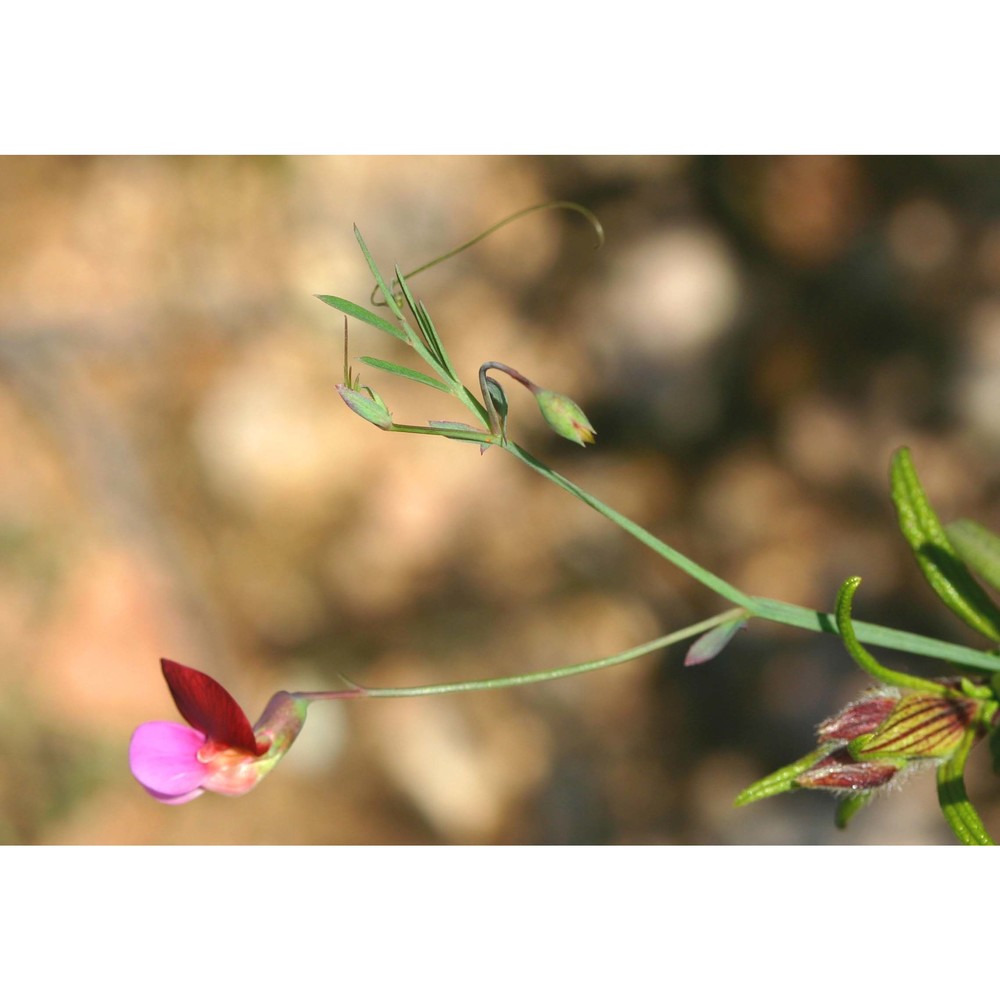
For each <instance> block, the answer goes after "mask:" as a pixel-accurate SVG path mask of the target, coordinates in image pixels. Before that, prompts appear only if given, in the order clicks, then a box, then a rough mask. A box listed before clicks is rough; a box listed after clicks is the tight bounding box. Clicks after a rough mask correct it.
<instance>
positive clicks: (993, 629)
mask: <svg viewBox="0 0 1000 1000" xmlns="http://www.w3.org/2000/svg"><path fill="white" fill-rule="evenodd" d="M891 475H892V499H893V502H894V503H895V505H896V512H897V514H898V516H899V527H900V530H901V531H902V532H903V537H904V538H905V539H906V540H907V542H909V543H910V548H912V549H913V552H914V555H915V556H916V557H917V562H918V563H919V565H920V568H921V570H922V571H923V574H924V576H925V577H926V578H927V582H928V583H930V585H931V586H932V587H933V588H934V590H935V592H936V593H937V595H938V597H940V598H941V600H942V601H944V603H945V604H946V605H947V606H948V607H949V608H951V610H952V611H953V612H954V613H955V614H956V615H958V617H959V618H961V619H962V621H964V622H965V623H966V624H967V625H969V626H971V627H972V628H974V629H975V630H976V631H977V632H980V633H981V634H982V635H985V636H986V637H987V638H989V639H992V640H993V641H994V642H1000V608H997V606H996V605H995V604H994V603H993V601H991V600H990V598H989V595H988V594H987V593H986V591H985V590H983V588H982V587H981V586H980V585H979V584H978V583H977V582H976V580H975V579H974V578H973V576H972V574H971V573H970V572H969V570H968V568H967V567H966V565H965V563H964V562H963V561H962V559H961V557H960V556H959V554H958V552H956V550H955V548H954V546H953V545H952V543H951V541H950V540H949V539H948V536H947V535H946V534H945V531H944V528H943V527H942V526H941V522H940V520H939V519H938V516H937V514H936V513H935V512H934V508H933V507H932V506H931V504H930V501H929V500H928V499H927V495H926V493H924V490H923V487H922V486H921V485H920V480H919V479H918V478H917V473H916V470H915V469H914V467H913V462H912V460H911V458H910V452H909V449H908V448H900V449H899V450H898V451H897V452H896V454H895V455H894V456H893V459H892V472H891Z"/></svg>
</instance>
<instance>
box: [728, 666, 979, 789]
mask: <svg viewBox="0 0 1000 1000" xmlns="http://www.w3.org/2000/svg"><path fill="white" fill-rule="evenodd" d="M951 690H954V694H951V693H950V692H951ZM941 692H942V693H937V692H934V691H912V692H908V693H903V692H901V691H899V690H897V689H894V688H880V689H877V690H874V691H871V692H869V693H867V694H866V695H864V696H863V697H862V698H859V699H858V700H857V701H854V702H851V703H850V704H849V705H847V706H846V707H845V708H843V709H842V710H841V711H840V712H838V713H837V714H836V715H834V716H832V717H831V718H829V719H826V720H825V721H824V722H822V723H820V725H819V727H818V728H817V736H818V738H819V747H818V749H817V750H814V751H813V752H812V753H810V754H807V755H806V756H805V757H803V758H801V759H800V760H798V761H796V762H795V763H794V764H790V765H788V766H787V767H784V768H781V769H780V770H778V771H775V772H774V773H773V774H771V775H769V776H768V777H766V778H763V779H762V780H760V781H758V782H755V783H754V784H753V785H751V786H750V787H749V788H747V789H745V790H744V791H743V792H741V793H740V795H739V796H738V797H737V799H736V804H737V805H745V804H747V803H749V802H755V801H756V800H758V799H762V798H767V797H768V796H771V795H778V794H780V793H781V792H787V791H791V790H793V789H796V788H823V789H827V790H829V791H833V792H846V793H848V794H849V795H855V796H862V795H866V794H867V793H869V792H871V791H873V790H874V789H877V788H882V787H885V786H886V785H888V784H889V783H890V782H891V781H892V780H893V779H894V778H896V777H897V775H900V774H902V773H904V772H905V771H907V770H909V769H911V768H913V767H916V766H919V765H920V764H922V763H926V762H928V761H930V762H934V763H941V762H943V761H946V760H948V759H949V758H950V757H951V756H952V755H953V754H955V752H956V751H957V750H958V749H959V747H960V745H961V744H962V743H963V741H964V740H965V737H966V734H967V733H968V732H969V730H975V731H976V733H977V735H981V732H982V729H983V722H984V720H983V719H982V718H981V716H982V712H983V705H984V703H983V701H982V700H981V699H977V698H970V697H964V696H963V695H962V694H961V693H960V689H959V686H958V684H957V683H954V684H952V682H949V681H942V682H941Z"/></svg>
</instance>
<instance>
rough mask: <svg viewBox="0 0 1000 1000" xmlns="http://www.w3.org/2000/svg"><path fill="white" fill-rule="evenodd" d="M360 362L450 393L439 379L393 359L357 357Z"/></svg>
mask: <svg viewBox="0 0 1000 1000" xmlns="http://www.w3.org/2000/svg"><path fill="white" fill-rule="evenodd" d="M358 361H360V362H361V363H362V364H366V365H370V366H371V367H372V368H380V369H381V370H382V371H384V372H389V373H391V374H392V375H399V376H401V377H402V378H408V379H410V380H411V381H413V382H419V383H420V384H421V385H429V386H430V387H431V388H432V389H438V390H440V391H441V392H447V393H450V392H451V389H449V388H448V386H446V385H445V384H444V382H442V381H441V380H440V379H436V378H433V377H431V376H430V375H424V373H423V372H418V371H414V370H413V369H412V368H406V367H405V366H403V365H397V364H396V363H395V362H393V361H383V360H382V359H381V358H369V357H362V358H358Z"/></svg>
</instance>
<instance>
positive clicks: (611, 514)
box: [503, 441, 756, 614]
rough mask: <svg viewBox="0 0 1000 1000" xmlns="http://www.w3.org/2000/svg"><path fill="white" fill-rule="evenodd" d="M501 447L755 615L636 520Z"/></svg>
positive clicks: (511, 446)
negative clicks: (631, 519)
mask: <svg viewBox="0 0 1000 1000" xmlns="http://www.w3.org/2000/svg"><path fill="white" fill-rule="evenodd" d="M503 447H504V448H505V449H506V450H507V451H509V452H510V453H511V454H512V455H514V456H515V457H516V458H519V459H520V460H521V461H522V462H524V463H525V464H526V465H528V466H529V467H530V468H532V469H534V470H535V472H537V473H538V474H539V475H541V476H544V477H545V478H546V479H548V480H551V481H552V482H553V483H555V484H556V485H557V486H560V487H562V489H564V490H566V492H567V493H570V494H572V495H573V496H575V497H576V498H577V499H578V500H582V501H583V502H584V503H585V504H586V505H587V506H588V507H592V508H593V509H594V510H596V511H597V512H598V513H599V514H603V515H604V517H606V518H608V520H610V521H612V522H613V523H614V524H616V525H618V527H619V528H622V529H623V530H624V531H627V532H628V533H629V534H630V535H632V536H633V537H634V538H637V539H638V540H639V541H640V542H642V544H643V545H645V546H646V547H647V548H650V549H652V550H653V551H654V552H655V553H656V554H657V555H659V556H662V557H663V558H664V559H666V560H667V562H671V563H673V564H674V565H675V566H676V567H678V569H681V570H683V571H684V572H685V573H687V574H688V576H691V577H694V579H696V580H697V581H698V582H699V583H703V584H704V585H705V586H706V587H708V588H709V590H713V591H715V593H717V594H718V595H719V596H720V597H723V598H725V599H726V600H727V601H729V602H731V603H732V604H738V605H739V606H740V607H741V608H746V610H747V611H750V612H752V613H754V614H756V606H755V601H754V599H753V598H752V597H750V596H749V595H748V594H744V593H743V591H742V590H739V589H738V588H737V587H734V586H733V585H732V584H730V583H726V581H725V580H723V579H722V578H721V577H718V576H716V575H715V574H714V573H711V572H709V571H708V570H707V569H704V568H703V567H701V566H699V565H698V563H696V562H695V561H694V560H693V559H688V557H687V556H685V555H683V554H682V553H680V552H678V551H677V550H676V549H674V548H671V547H670V546H669V545H667V544H666V542H661V541H660V539H659V538H657V537H656V536H655V535H653V534H650V533H649V532H648V531H647V530H646V529H645V528H643V527H641V526H640V525H638V524H636V523H635V521H630V520H629V519H628V518H627V517H625V515H624V514H619V513H618V511H616V510H615V509H614V508H613V507H609V506H608V505H607V504H606V503H603V502H602V501H601V500H598V499H597V497H595V496H592V495H591V494H590V493H588V492H587V491H586V490H584V489H581V488H580V487H579V486H577V485H576V483H573V482H571V481H570V480H568V479H567V478H566V477H565V476H561V475H560V474H559V473H558V472H555V471H554V470H553V469H550V468H549V467H548V466H547V465H545V464H544V463H543V462H540V461H539V460H538V459H537V458H535V457H534V456H533V455H529V454H528V452H526V451H525V450H524V449H523V448H521V447H520V445H517V444H515V443H514V442H513V441H507V442H505V443H504V444H503Z"/></svg>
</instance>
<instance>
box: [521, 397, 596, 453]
mask: <svg viewBox="0 0 1000 1000" xmlns="http://www.w3.org/2000/svg"><path fill="white" fill-rule="evenodd" d="M535 399H536V400H537V401H538V407H539V409H540V410H541V411H542V416H543V417H544V418H545V422H546V423H547V424H548V425H549V427H551V428H552V429H553V430H554V431H555V432H556V434H559V435H561V436H562V437H564V438H567V439H568V440H570V441H575V442H576V443H577V444H579V445H588V444H592V443H593V440H594V435H595V434H596V433H597V432H596V431H595V430H594V428H593V427H592V426H591V425H590V421H589V420H588V419H587V417H586V416H585V415H584V412H583V410H581V409H580V407H579V406H577V405H576V403H574V402H573V400H572V399H570V398H569V396H564V395H563V394H562V393H560V392H552V390H551V389H538V388H536V389H535Z"/></svg>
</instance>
